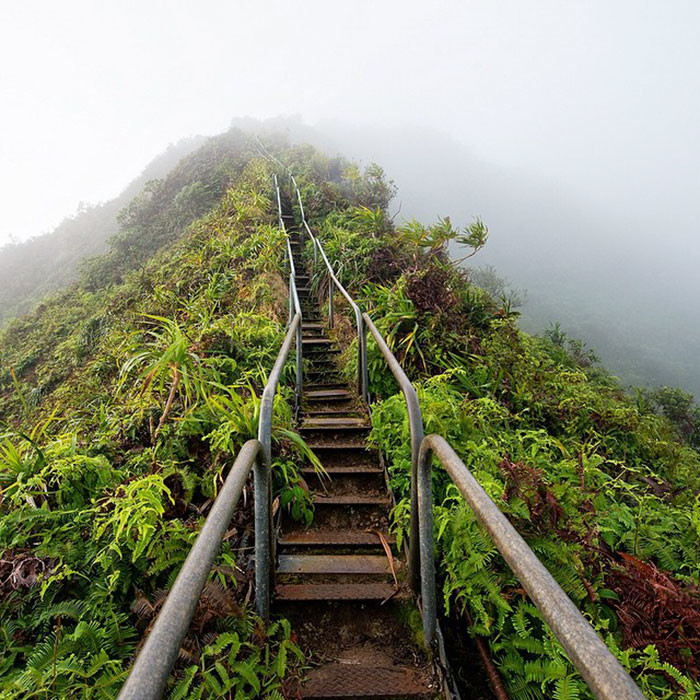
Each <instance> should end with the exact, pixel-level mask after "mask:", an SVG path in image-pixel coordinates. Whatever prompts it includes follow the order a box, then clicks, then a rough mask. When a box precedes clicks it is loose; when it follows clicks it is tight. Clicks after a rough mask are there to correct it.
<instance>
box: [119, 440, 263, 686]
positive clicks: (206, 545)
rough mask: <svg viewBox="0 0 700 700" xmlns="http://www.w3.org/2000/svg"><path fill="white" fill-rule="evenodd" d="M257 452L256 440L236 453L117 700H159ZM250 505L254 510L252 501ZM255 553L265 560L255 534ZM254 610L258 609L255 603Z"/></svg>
mask: <svg viewBox="0 0 700 700" xmlns="http://www.w3.org/2000/svg"><path fill="white" fill-rule="evenodd" d="M261 452H262V445H261V443H260V442H259V441H258V440H248V442H246V443H245V444H244V445H243V447H241V449H240V451H239V453H238V456H237V457H236V460H235V461H234V463H233V466H232V467H231V469H230V470H229V473H228V476H227V477H226V481H225V482H224V486H223V488H222V489H221V491H220V492H219V495H218V496H217V498H216V500H215V501H214V505H213V506H212V509H211V511H210V513H209V515H208V516H207V519H206V520H205V521H204V525H203V526H202V529H201V530H200V532H199V535H198V536H197V539H196V540H195V543H194V545H193V546H192V549H191V550H190V553H189V554H188V555H187V559H185V563H184V564H183V565H182V569H180V573H179V574H178V575H177V578H176V579H175V583H174V584H173V587H172V589H171V590H170V593H169V594H168V597H167V599H166V601H165V603H164V605H163V607H162V609H161V611H160V613H159V614H158V617H157V619H156V621H155V624H154V625H153V629H152V630H151V632H150V634H149V635H148V639H146V643H145V644H144V645H143V648H142V649H141V651H140V652H139V655H138V656H137V657H136V661H135V662H134V665H133V667H132V669H131V673H129V677H128V678H127V680H126V683H124V685H123V686H122V689H121V692H120V693H119V700H137V699H138V700H156V699H157V698H160V697H161V695H162V694H163V689H164V688H165V684H166V683H167V681H168V676H169V675H170V671H171V670H172V667H173V664H174V663H175V660H176V659H177V655H178V652H179V651H180V645H181V643H182V640H183V639H184V637H185V635H186V634H187V630H188V629H189V626H190V622H191V621H192V617H193V615H194V613H195V610H196V609H197V603H198V602H199V597H200V595H201V593H202V589H203V588H204V584H205V583H206V582H207V578H208V577H209V572H210V571H211V567H212V565H213V563H214V559H215V558H216V555H217V553H218V552H219V548H220V547H221V542H222V540H223V538H224V535H225V534H226V532H227V530H228V528H229V525H230V523H231V517H232V515H233V511H234V510H235V508H236V504H237V503H238V499H239V498H240V496H241V492H242V491H243V486H244V485H245V482H246V479H247V478H248V475H249V474H250V470H251V467H253V464H257V463H259V462H260V459H259V455H260V453H261ZM255 505H256V507H257V505H258V503H257V499H256V503H255ZM255 549H256V554H257V552H258V550H260V556H261V557H263V558H265V557H267V558H268V559H269V557H270V552H269V540H262V541H260V542H258V531H257V529H256V537H255ZM258 604H259V606H260V600H259V599H258ZM268 606H269V603H268ZM268 606H264V607H268Z"/></svg>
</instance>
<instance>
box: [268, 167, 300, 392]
mask: <svg viewBox="0 0 700 700" xmlns="http://www.w3.org/2000/svg"><path fill="white" fill-rule="evenodd" d="M274 183H275V194H276V195H277V221H278V225H279V227H280V230H281V231H282V233H283V234H284V236H285V246H286V249H287V263H288V264H289V323H291V322H292V317H293V316H294V315H295V314H298V315H299V325H298V327H297V339H296V398H297V405H299V402H300V401H301V394H302V391H303V384H304V377H303V369H302V368H303V365H302V345H303V344H302V337H301V335H302V334H301V321H302V318H303V316H302V313H301V304H300V303H299V292H298V291H297V270H296V266H295V264H294V256H293V255H292V244H291V242H290V240H289V235H288V234H287V228H286V226H285V225H284V219H283V218H282V198H281V196H280V187H279V183H278V182H277V175H275V176H274Z"/></svg>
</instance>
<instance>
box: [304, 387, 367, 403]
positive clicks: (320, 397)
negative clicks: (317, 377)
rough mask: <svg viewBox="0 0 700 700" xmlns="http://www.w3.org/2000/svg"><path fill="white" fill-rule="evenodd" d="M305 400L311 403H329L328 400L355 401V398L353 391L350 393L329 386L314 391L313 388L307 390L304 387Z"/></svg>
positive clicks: (346, 390)
mask: <svg viewBox="0 0 700 700" xmlns="http://www.w3.org/2000/svg"><path fill="white" fill-rule="evenodd" d="M317 386H318V385H317ZM304 398H306V399H308V400H310V401H327V400H328V399H353V398H355V397H354V395H353V393H352V392H351V391H348V389H339V388H337V387H335V386H332V385H329V386H328V387H326V388H322V389H321V388H316V389H313V388H311V387H309V388H308V389H307V388H306V387H304Z"/></svg>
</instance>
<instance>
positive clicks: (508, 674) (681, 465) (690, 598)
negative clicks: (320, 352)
mask: <svg viewBox="0 0 700 700" xmlns="http://www.w3.org/2000/svg"><path fill="white" fill-rule="evenodd" d="M278 155H279V157H281V158H284V159H286V160H287V162H289V163H292V164H293V165H294V168H295V173H296V175H297V179H298V180H299V182H300V186H301V188H302V192H303V196H304V201H305V205H306V210H307V216H308V217H309V218H310V220H311V222H312V225H313V226H314V227H315V229H316V230H317V231H318V233H319V235H320V236H321V238H322V240H323V241H324V244H325V246H326V251H327V253H328V256H329V258H330V259H331V260H332V261H333V262H334V264H336V265H337V269H338V275H339V277H340V278H341V280H342V281H343V282H344V283H345V284H346V285H347V286H348V288H349V289H350V290H351V292H352V293H353V294H354V295H355V296H356V298H358V299H359V300H360V301H361V305H363V306H364V307H365V308H366V309H368V310H369V311H370V313H371V315H372V317H373V318H374V320H375V322H376V324H377V326H378V328H379V329H380V331H381V332H382V333H383V334H384V336H385V337H386V338H387V341H388V342H389V344H390V345H391V346H392V347H393V349H394V352H395V353H396V354H397V356H398V357H399V359H400V361H401V362H402V363H403V365H404V367H405V368H406V371H407V372H408V373H409V376H411V378H412V379H413V380H414V381H415V382H416V384H417V386H418V388H419V397H420V400H421V406H422V409H423V415H424V420H425V423H426V426H425V427H426V432H437V433H441V434H443V435H444V436H445V437H446V438H447V439H448V440H449V441H450V443H451V444H452V445H453V447H454V448H455V449H456V450H457V452H458V453H459V454H460V456H461V457H462V458H463V459H464V461H465V463H466V464H467V466H468V467H469V468H470V469H472V471H473V472H474V474H475V475H476V477H477V478H478V479H479V481H480V482H481V483H482V485H483V486H484V488H485V489H486V490H487V492H488V493H489V494H490V495H491V497H492V498H493V499H494V500H495V501H496V502H497V503H498V504H499V506H500V507H501V508H502V509H503V510H504V512H505V513H506V514H507V515H508V517H509V518H510V519H511V521H512V522H513V523H514V524H515V525H516V527H517V528H518V529H519V530H520V532H521V533H522V534H523V536H524V537H525V538H526V540H527V541H528V543H529V544H530V546H531V547H532V548H533V549H534V550H535V552H536V553H537V554H538V556H540V557H541V559H542V560H543V561H544V563H545V564H546V565H547V567H548V568H549V569H550V571H551V572H552V573H553V575H554V576H555V577H556V578H557V580H558V581H559V583H560V584H561V585H562V587H563V588H564V590H565V591H566V592H567V593H568V594H569V595H570V596H571V598H572V599H573V600H574V601H575V603H576V604H577V605H578V606H579V607H580V608H581V610H583V611H584V613H585V614H586V615H587V617H588V618H589V619H590V620H591V622H592V624H593V625H594V626H595V627H596V629H598V630H599V632H600V633H601V634H602V635H603V637H604V638H605V639H606V641H607V642H608V644H609V645H610V647H611V648H612V649H613V651H614V652H615V653H616V654H617V656H618V658H620V660H621V661H622V663H623V664H624V665H625V666H626V667H627V668H628V669H630V672H631V673H632V674H633V676H634V677H635V679H636V680H637V681H638V682H639V684H640V686H641V687H642V689H643V691H644V692H645V693H646V694H648V695H649V696H650V697H652V698H671V697H685V698H692V697H695V696H696V694H697V692H698V691H700V666H699V665H698V658H700V641H699V640H700V596H699V595H698V585H699V584H700V564H699V562H700V500H699V499H698V496H697V494H698V491H699V490H700V483H699V482H700V471H699V467H700V456H699V455H698V453H697V452H696V451H695V449H694V447H697V420H698V418H697V415H695V413H694V409H693V407H692V404H691V403H688V401H687V400H686V398H687V397H684V396H683V395H681V394H678V393H674V392H672V391H669V390H664V391H660V392H657V393H656V394H653V395H648V394H644V395H643V394H640V395H639V396H637V397H631V398H630V397H628V396H626V395H625V394H624V392H623V391H622V390H621V389H620V387H619V386H618V384H617V382H616V380H614V379H613V378H612V377H610V376H609V375H608V374H607V373H606V372H605V371H604V370H603V369H602V368H601V367H599V366H598V365H597V364H596V362H595V357H594V356H593V355H592V354H591V352H590V350H588V349H587V348H586V347H585V346H583V345H582V344H580V343H576V342H572V341H569V340H568V339H567V338H566V337H565V336H564V335H563V334H562V333H561V330H560V329H557V328H552V329H551V330H550V332H549V333H547V334H546V335H545V336H544V337H541V338H538V337H533V336H529V335H527V334H525V333H523V332H521V331H520V330H519V329H518V327H517V312H516V311H515V310H514V309H515V307H516V306H517V299H515V298H514V297H513V296H512V295H508V294H505V293H504V294H499V295H498V297H499V298H494V296H492V294H490V293H489V292H488V291H486V290H485V289H483V288H482V287H480V286H477V285H476V284H474V283H473V282H472V281H471V280H470V277H469V273H468V272H466V273H465V272H463V271H460V270H458V269H457V268H456V267H455V265H454V264H453V263H452V262H451V261H450V259H449V257H448V255H447V246H448V245H449V244H450V243H451V242H453V241H460V242H462V243H466V244H467V245H469V246H471V248H472V250H474V251H477V250H478V249H479V248H480V247H481V246H483V245H484V243H485V242H486V238H487V234H488V231H487V229H486V227H485V225H484V224H483V223H482V222H481V221H479V220H476V221H475V222H474V223H473V224H471V225H469V226H467V227H466V229H457V228H455V226H453V224H452V223H451V222H450V220H449V219H447V218H446V219H443V220H440V221H438V222H437V223H436V224H435V225H433V226H424V225H422V224H419V223H417V222H410V223H408V224H406V225H404V226H401V227H399V228H396V227H395V226H394V224H393V222H392V221H391V220H390V219H389V217H388V216H387V213H386V207H387V205H388V202H389V200H390V199H391V197H392V195H393V187H392V185H391V183H388V182H387V181H386V179H385V178H384V176H383V173H382V171H381V169H380V168H378V167H377V166H372V167H370V168H368V169H367V170H366V171H364V172H360V171H359V170H358V169H357V168H355V167H354V166H349V165H348V164H347V163H346V162H344V161H343V160H342V159H338V158H336V159H327V158H325V157H323V156H321V155H320V154H318V153H316V152H315V151H313V150H312V149H310V148H307V147H302V148H293V149H290V148H287V149H279V151H278ZM270 177H271V171H270V169H269V166H268V165H267V164H265V163H264V162H263V161H262V160H260V159H259V157H258V154H257V152H256V149H255V148H254V145H253V144H252V143H251V142H250V141H249V139H248V138H247V137H245V136H243V135H242V134H241V133H240V132H230V133H229V134H226V135H224V136H222V137H218V138H217V139H213V140H211V141H209V142H207V143H206V144H205V145H204V146H203V147H202V148H201V149H199V150H198V151H196V152H195V153H193V154H192V155H190V156H188V157H187V158H186V159H185V160H184V161H182V162H181V163H180V164H179V165H178V167H177V168H176V169H175V170H174V171H173V172H172V173H171V174H170V175H168V176H167V177H166V178H165V179H164V180H163V181H162V182H160V183H157V184H154V185H149V186H148V188H147V189H146V190H145V192H144V193H143V194H142V195H141V196H139V197H138V198H136V199H135V200H134V202H133V203H132V204H131V205H130V206H129V207H128V208H127V209H126V210H125V212H124V213H123V215H122V216H121V217H120V221H121V229H120V232H119V233H118V234H117V235H116V237H115V238H114V239H113V241H112V247H111V249H110V252H109V253H108V254H107V255H105V256H103V257H101V258H96V259H94V260H93V261H91V262H90V263H89V264H87V265H86V266H85V267H84V271H83V277H82V279H81V281H80V282H79V283H78V284H76V285H74V286H73V287H71V288H70V289H68V290H65V291H63V292H61V293H59V294H57V295H56V296H54V297H53V298H50V299H46V300H44V301H43V302H42V303H41V304H40V305H39V307H37V308H36V309H35V311H33V312H32V313H31V314H30V315H28V316H26V317H24V318H22V319H18V320H14V321H12V322H11V323H9V324H8V325H7V327H6V328H5V330H4V331H3V333H2V334H1V335H0V420H1V421H2V423H0V488H1V489H2V492H1V495H2V498H1V500H0V552H2V555H1V556H0V635H1V637H2V644H3V648H4V650H5V653H4V655H3V658H2V661H0V697H3V698H30V697H37V698H48V697H76V698H78V697H83V698H88V697H90V698H93V697H95V698H108V697H114V696H115V695H116V693H117V691H118V688H119V687H120V685H121V683H122V682H123V680H124V679H125V676H126V673H127V670H128V665H129V662H130V659H131V658H132V656H133V654H134V652H135V650H136V649H137V646H138V643H139V640H140V639H141V638H142V637H143V635H144V633H145V632H147V630H148V627H149V625H150V624H151V623H152V621H153V619H154V618H155V615H156V614H157V612H158V610H159V608H160V606H161V605H162V602H163V600H164V598H165V595H166V594H167V589H168V587H169V586H170V585H171V584H172V582H173V580H174V578H175V576H176V575H177V571H178V570H179V567H180V565H181V564H182V562H183V561H184V558H185V556H186V554H187V552H188V551H189V547H190V546H191V544H192V542H193V541H194V538H195V537H196V533H197V532H198V530H199V527H200V526H201V523H202V521H203V518H204V517H205V516H206V514H207V512H208V509H209V508H210V506H211V502H212V499H213V498H214V497H215V496H216V493H217V490H218V488H219V487H220V485H221V483H222V479H223V477H224V475H225V473H226V470H227V468H228V466H230V464H231V463H232V460H233V457H234V455H235V454H236V452H237V450H238V449H239V447H240V446H241V445H242V444H243V442H244V441H245V440H246V439H247V438H249V437H251V436H254V434H255V431H256V426H257V416H258V411H259V398H258V397H259V396H260V394H261V390H262V386H263V385H264V381H265V377H266V373H267V372H268V371H269V369H270V368H271V367H272V365H273V362H274V359H275V357H276V355H277V352H278V349H279V346H280V344H281V341H282V338H283V333H284V321H285V319H286V289H285V284H284V281H283V275H282V274H281V273H282V271H283V267H284V263H283V261H284V257H283V247H282V238H281V233H280V232H279V231H278V230H277V229H276V227H275V226H274V222H275V220H276V217H275V213H274V208H273V202H272V198H271V194H272V193H271V180H270ZM493 278H494V275H493V274H492V271H491V272H490V273H489V274H487V275H486V276H484V275H482V278H481V279H482V280H488V279H490V280H491V281H493ZM484 284H485V285H486V283H484ZM492 291H494V290H492ZM338 308H339V309H340V310H342V308H343V307H342V305H340V304H339V306H338ZM338 327H339V329H342V327H343V323H342V319H341V321H340V322H339V324H338ZM339 335H340V336H341V340H343V337H342V333H340V331H339ZM348 337H349V338H351V335H350V334H348ZM345 345H346V347H345V351H344V355H343V359H344V361H345V363H346V367H347V372H348V374H350V375H351V374H352V373H353V372H354V371H355V369H356V364H355V363H356V352H355V349H356V348H355V346H354V341H352V340H349V341H348V342H347V343H345ZM369 362H370V375H371V376H370V379H371V390H372V394H373V395H374V396H375V397H377V404H376V406H375V408H374V411H373V436H374V439H375V440H376V442H377V444H378V445H380V446H381V448H382V449H383V450H384V452H385V453H386V454H387V455H388V457H389V463H390V465H391V466H390V476H391V480H392V485H393V488H394V490H395V493H396V495H397V498H398V505H397V508H396V511H395V520H396V530H397V533H398V534H399V536H403V535H404V533H405V529H406V524H407V520H406V518H407V513H408V507H407V497H408V491H409V464H410V454H409V441H408V424H407V419H406V415H405V408H404V404H403V400H402V398H401V396H400V395H399V394H397V388H396V385H395V383H394V380H393V378H392V377H391V375H390V374H389V372H388V370H387V368H386V365H385V363H384V362H383V361H382V359H381V358H380V356H379V355H378V352H377V350H376V348H375V347H374V344H373V343H372V342H370V344H369ZM288 372H289V373H288V375H287V377H286V381H285V382H283V386H282V387H281V390H280V395H279V397H278V399H277V402H276V406H275V410H276V418H275V425H276V433H275V436H274V439H275V443H276V447H275V452H276V458H275V464H274V466H273V473H274V480H275V483H274V489H275V494H276V496H277V497H279V503H280V505H281V507H287V508H290V509H291V510H292V513H293V514H294V515H295V517H298V518H300V519H304V520H306V521H307V522H308V521H309V520H310V519H311V518H312V517H313V508H312V506H311V501H310V499H309V494H308V489H305V488H304V483H303V481H302V480H301V479H300V477H299V474H298V472H297V465H298V464H299V463H300V461H301V460H300V455H305V456H306V457H308V456H309V455H308V452H307V450H306V449H305V445H304V444H303V442H302V441H301V440H300V439H299V438H298V436H297V435H296V434H295V433H294V432H293V427H294V426H293V419H292V408H291V406H290V400H291V396H292V394H291V391H290V389H289V388H285V386H286V387H289V386H291V384H292V383H293V382H292V371H291V367H290V368H288ZM661 414H663V415H661ZM434 491H435V497H436V503H437V505H436V536H437V541H438V557H439V575H440V583H441V587H442V593H443V600H444V606H445V611H449V613H450V614H454V615H464V614H465V613H466V614H467V616H468V620H469V621H467V619H466V618H465V621H464V623H463V628H464V630H465V634H467V633H469V634H476V635H481V636H483V637H484V638H486V639H487V640H488V643H489V645H490V650H491V654H492V656H493V659H494V662H495V663H496V665H497V667H498V668H499V670H500V672H501V674H502V675H503V677H504V680H505V682H506V685H507V687H508V690H509V692H510V694H511V696H512V697H513V698H526V699H534V698H549V697H555V698H558V699H563V698H585V697H590V693H589V691H588V690H587V688H586V686H585V684H583V682H582V681H581V680H580V678H579V677H578V675H577V674H576V672H575V671H574V669H573V667H572V665H571V663H570V662H569V661H568V659H567V658H566V656H565V654H564V653H563V651H562V650H561V648H560V647H559V645H558V643H557V642H556V640H555V639H554V638H553V636H552V635H551V633H550V631H549V630H548V628H547V626H546V625H545V624H544V622H543V621H542V619H541V616H540V615H539V613H538V611H537V609H536V608H535V607H534V606H533V605H532V604H531V603H530V602H529V600H528V599H527V596H526V595H525V594H524V593H523V591H522V589H521V588H520V587H519V584H518V582H517V581H516V580H515V579H514V577H513V575H512V574H511V572H510V571H509V570H508V568H507V566H505V564H504V562H503V561H502V560H501V558H500V556H499V555H498V553H497V551H496V549H495V548H494V547H493V545H492V544H491V543H490V542H489V540H488V538H487V537H486V536H485V534H484V532H483V531H482V530H481V528H480V527H479V526H478V525H477V524H476V523H475V521H474V518H473V516H472V515H471V513H470V512H469V510H468V508H467V507H466V506H465V505H464V503H463V502H462V500H461V498H460V497H459V495H458V493H457V491H456V489H455V488H454V487H453V486H451V485H450V483H449V480H448V479H447V477H446V476H445V474H444V473H443V472H441V470H440V469H436V470H435V474H434ZM248 493H250V491H249V492H248ZM246 502H247V504H248V505H247V506H246V507H244V508H240V509H239V511H238V512H237V513H236V515H235V518H234V521H233V522H232V525H231V531H230V532H229V534H228V535H227V538H226V541H225V543H224V545H223V547H222V550H221V553H220V556H219V558H218V559H217V563H216V565H215V568H214V571H213V573H212V577H211V579H210V582H209V583H208V585H207V588H206V589H205V593H204V595H203V597H202V601H201V604H200V606H199V609H198V611H197V613H196V618H195V624H194V625H193V627H192V632H191V636H190V637H188V638H187V639H186V641H185V644H184V645H183V649H182V652H181V658H180V660H179V662H178V665H177V668H176V671H175V673H174V675H173V679H172V683H171V687H170V692H171V696H172V697H177V698H199V697H220V696H222V695H225V694H227V693H231V694H232V695H233V696H237V697H260V696H262V697H271V698H274V697H277V698H280V697H283V695H284V692H285V688H286V687H287V686H286V685H285V684H286V683H287V682H288V680H287V679H288V678H290V677H293V676H294V675H295V674H297V673H299V672H300V669H301V667H302V666H303V664H304V659H303V657H302V655H301V654H300V652H299V650H298V649H297V648H296V646H295V645H294V644H293V634H292V631H291V630H290V629H289V627H288V625H287V624H286V622H284V621H278V622H275V623H273V624H272V625H271V626H269V627H268V628H267V629H266V628H265V627H264V626H263V625H262V624H261V622H260V621H259V620H257V619H256V618H255V616H254V615H253V614H252V613H251V612H250V609H249V601H250V598H251V596H252V593H253V590H252V575H251V567H250V565H249V564H250V562H249V559H248V552H249V548H250V546H251V544H252V521H251V510H250V498H248V499H247V501H246Z"/></svg>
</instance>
